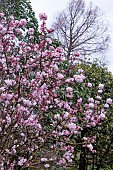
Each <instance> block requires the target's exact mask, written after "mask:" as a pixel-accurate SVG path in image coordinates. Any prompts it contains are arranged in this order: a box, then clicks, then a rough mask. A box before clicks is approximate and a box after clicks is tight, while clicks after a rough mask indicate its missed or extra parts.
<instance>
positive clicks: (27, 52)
mask: <svg viewBox="0 0 113 170" xmlns="http://www.w3.org/2000/svg"><path fill="white" fill-rule="evenodd" d="M39 17H40V19H41V20H42V25H41V27H40V29H41V36H40V37H39V38H40V43H39V44H34V43H33V42H34V36H33V34H34V29H33V28H29V30H26V31H25V32H23V29H22V28H23V27H24V26H25V25H26V24H27V22H26V20H25V19H21V20H20V21H19V20H15V19H14V18H13V17H10V18H9V19H8V20H6V19H5V17H4V14H3V13H0V73H1V74H0V131H1V133H0V139H1V143H0V169H1V170H5V169H9V170H20V169H25V168H27V167H30V168H32V167H36V168H37V169H40V168H41V167H45V168H49V169H50V167H51V166H54V165H56V166H69V165H70V164H72V163H73V160H74V157H76V155H74V150H75V149H76V146H80V147H82V148H87V149H88V150H89V151H91V152H95V149H94V148H93V143H94V141H95V138H96V137H95V136H87V134H84V133H83V131H84V130H85V129H90V128H95V127H96V126H100V125H101V123H102V121H103V120H104V119H105V117H106V109H105V107H104V104H105V103H107V104H111V103H112V99H107V100H106V102H105V103H103V101H102V99H101V98H100V97H99V96H98V93H102V91H103V88H104V85H103V84H99V86H98V89H97V95H96V94H95V96H94V98H90V96H88V97H87V100H86V98H85V100H84V95H85V94H86V93H87V94H90V88H91V86H92V85H91V83H88V82H87V83H84V80H85V76H84V75H83V73H82V72H83V70H82V69H79V70H78V71H77V72H76V73H74V74H73V71H72V70H73V69H74V68H75V65H74V64H73V60H72V59H71V58H70V59H69V61H68V64H67V65H66V64H65V67H62V65H63V63H64V61H63V50H62V48H61V47H58V48H54V47H53V46H52V45H51V39H49V38H48V37H47V34H48V33H50V32H52V31H53V30H52V29H47V28H46V22H45V21H46V20H47V15H46V14H45V13H42V14H40V15H39ZM26 36H27V38H28V40H27V42H25V41H24V38H25V37H26ZM78 56H79V55H78V53H77V54H73V59H74V58H75V59H76V58H77V57H78ZM78 89H79V90H78ZM84 92H86V93H84ZM100 100H101V102H99V101H100ZM82 170H83V169H82Z"/></svg>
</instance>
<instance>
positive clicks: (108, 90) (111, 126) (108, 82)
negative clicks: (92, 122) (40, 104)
mask: <svg viewBox="0 0 113 170" xmlns="http://www.w3.org/2000/svg"><path fill="white" fill-rule="evenodd" d="M78 68H82V69H83V70H84V75H85V76H86V77H87V78H86V83H87V82H90V83H91V84H92V87H91V92H90V96H92V97H94V96H95V90H96V89H97V87H98V84H99V83H100V82H101V83H103V84H104V93H103V94H101V96H102V97H103V100H104V101H105V100H106V99H105V98H113V75H112V73H111V72H109V71H108V70H107V68H106V66H105V65H103V64H101V62H99V61H95V62H94V63H89V64H88V63H87V64H86V63H85V64H84V63H81V64H77V65H76V70H78ZM84 97H85V98H86V99H87V96H84ZM106 107H108V108H109V112H106V119H105V121H104V122H103V124H102V125H101V126H100V127H97V128H93V129H92V130H91V129H90V131H85V133H86V134H87V133H89V136H90V135H96V137H97V138H96V142H95V149H96V153H93V154H91V153H89V152H87V151H86V150H85V154H84V155H83V156H84V159H85V162H86V165H85V166H86V167H88V166H89V165H91V168H92V170H93V169H94V167H95V168H96V170H99V169H101V168H108V167H109V166H110V167H111V169H112V168H113V161H112V160H113V123H112V122H113V114H112V113H113V106H112V105H111V106H110V105H106ZM77 151H79V149H78V150H77ZM76 163H78V164H79V162H76ZM110 167H109V168H110Z"/></svg>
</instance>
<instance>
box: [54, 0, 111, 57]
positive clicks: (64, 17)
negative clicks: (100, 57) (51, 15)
mask: <svg viewBox="0 0 113 170" xmlns="http://www.w3.org/2000/svg"><path fill="white" fill-rule="evenodd" d="M53 28H54V29H55V32H54V33H53V37H54V38H56V39H58V40H59V41H60V42H61V44H62V46H63V48H64V50H65V51H66V52H67V57H69V56H70V55H71V54H72V53H73V52H75V51H79V52H80V53H81V54H84V55H87V54H88V55H89V54H92V53H97V52H104V51H105V50H106V49H107V47H108V42H109V36H108V34H107V28H108V26H107V24H105V23H104V22H103V21H102V13H101V11H100V10H99V8H98V7H97V6H96V7H93V5H92V3H90V4H89V7H86V5H85V2H84V1H83V0H71V1H70V2H69V3H68V6H67V8H66V9H65V10H63V11H62V12H59V13H57V16H56V18H55V22H54V23H53Z"/></svg>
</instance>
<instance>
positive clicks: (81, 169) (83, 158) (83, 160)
mask: <svg viewBox="0 0 113 170" xmlns="http://www.w3.org/2000/svg"><path fill="white" fill-rule="evenodd" d="M79 170H86V155H85V149H84V148H81V154H80V164H79Z"/></svg>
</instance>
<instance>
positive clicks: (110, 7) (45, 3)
mask: <svg viewBox="0 0 113 170" xmlns="http://www.w3.org/2000/svg"><path fill="white" fill-rule="evenodd" d="M30 1H31V5H32V7H33V10H34V11H35V14H36V18H38V16H39V13H41V12H45V13H46V14H47V15H48V21H47V26H50V25H51V24H52V23H53V21H54V15H55V13H57V12H58V11H61V10H63V9H64V8H65V7H66V4H67V2H69V0H30ZM90 1H91V0H85V2H86V3H89V2H90ZM92 2H93V4H95V5H97V6H99V8H100V9H101V10H102V12H103V13H105V19H106V20H107V21H108V22H109V24H110V28H109V29H110V33H109V34H110V37H111V43H110V48H109V51H108V52H107V58H108V61H109V65H108V69H109V70H110V71H112V73H113V19H112V18H113V0H92ZM38 21H39V18H38Z"/></svg>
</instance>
